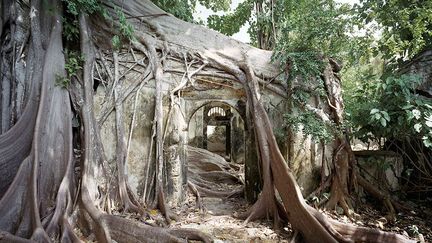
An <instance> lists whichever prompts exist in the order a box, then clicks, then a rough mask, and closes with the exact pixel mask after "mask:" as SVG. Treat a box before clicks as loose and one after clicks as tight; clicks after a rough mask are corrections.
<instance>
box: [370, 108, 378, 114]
mask: <svg viewBox="0 0 432 243" xmlns="http://www.w3.org/2000/svg"><path fill="white" fill-rule="evenodd" d="M377 112H379V110H378V109H376V108H374V109H372V110H371V111H370V114H371V115H373V114H375V113H377Z"/></svg>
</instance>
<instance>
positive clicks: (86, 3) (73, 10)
mask: <svg viewBox="0 0 432 243" xmlns="http://www.w3.org/2000/svg"><path fill="white" fill-rule="evenodd" d="M62 1H63V2H64V3H65V4H66V11H67V12H68V13H69V14H72V15H74V16H78V15H79V13H80V12H83V13H87V14H93V13H96V12H103V11H104V10H103V7H102V4H101V3H100V1H99V0H62Z"/></svg>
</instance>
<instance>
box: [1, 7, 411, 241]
mask: <svg viewBox="0 0 432 243" xmlns="http://www.w3.org/2000/svg"><path fill="white" fill-rule="evenodd" d="M60 4H61V2H60V1H56V0H47V1H40V0H31V1H30V5H28V2H26V1H2V2H1V9H0V10H1V11H3V12H4V13H7V14H2V16H1V18H2V19H1V20H2V21H1V24H2V26H1V29H0V32H1V35H0V36H1V37H2V39H1V45H2V50H5V48H3V47H7V46H10V42H9V41H10V39H8V38H5V37H7V36H10V37H12V39H13V40H18V41H16V43H17V45H16V46H19V45H23V46H26V47H23V48H15V50H18V51H16V52H13V56H14V57H15V58H13V60H11V59H10V58H5V56H4V55H5V52H1V55H2V59H1V62H2V65H1V67H2V73H3V72H5V73H10V74H11V75H2V80H1V83H2V94H5V93H8V92H9V93H15V92H17V91H16V90H15V89H14V87H18V86H17V85H12V86H8V85H4V84H6V83H13V84H16V82H17V80H18V77H21V78H23V79H24V82H23V83H24V86H25V90H26V92H25V99H23V100H24V101H25V105H23V107H22V108H23V109H15V107H11V105H8V103H5V102H4V99H1V100H2V106H1V107H7V108H2V109H1V110H0V114H1V116H2V118H3V117H16V118H17V119H16V122H12V123H13V124H10V125H9V123H4V122H3V121H4V119H0V120H2V134H0V155H1V156H0V175H2V177H0V181H1V188H0V189H1V190H0V197H1V200H0V215H1V218H0V241H6V242H10V241H16V242H27V241H28V240H27V239H31V240H34V241H38V242H51V241H57V240H58V241H61V242H80V241H81V240H82V239H81V238H80V237H79V236H78V234H77V230H80V231H81V233H82V235H83V236H82V237H89V239H91V237H93V236H92V235H94V237H95V239H96V240H97V241H99V242H111V240H115V241H117V242H145V241H157V242H183V241H184V240H185V239H191V240H200V241H204V242H210V241H211V239H210V237H208V236H207V235H205V234H203V233H200V232H197V231H195V230H189V229H167V228H159V227H153V226H149V225H146V224H145V222H139V221H138V220H132V219H126V218H124V217H121V216H118V215H117V216H116V215H113V211H114V209H115V210H116V211H118V212H121V213H122V214H123V215H124V214H125V213H128V212H130V213H134V215H138V217H142V218H145V216H146V212H147V210H148V208H147V207H146V205H149V208H152V207H157V208H159V209H160V210H161V211H163V212H164V214H165V216H166V218H167V219H169V218H170V215H169V212H168V210H167V208H166V205H165V200H164V189H165V188H164V186H163V172H164V161H163V154H162V153H163V137H164V130H163V128H164V124H163V122H164V119H163V115H164V114H163V111H162V101H163V99H162V83H163V82H164V81H165V80H164V74H165V73H168V72H171V73H172V74H174V73H177V74H178V73H179V71H180V73H185V74H186V75H185V76H186V77H187V78H188V80H189V82H192V79H193V77H192V73H189V72H188V70H187V69H188V66H186V70H185V69H181V70H171V71H169V70H168V68H166V67H164V63H165V61H166V59H167V58H170V59H171V60H180V61H181V62H182V61H184V57H185V56H186V57H187V58H189V59H195V60H196V61H197V63H203V66H201V67H200V68H197V69H196V70H197V71H196V72H194V73H193V75H195V76H200V75H201V76H213V77H220V78H224V79H229V80H232V81H236V82H240V83H241V84H242V85H243V87H244V90H245V92H246V94H247V101H248V104H249V105H248V107H249V112H250V114H251V117H252V119H253V123H254V128H255V135H256V136H255V137H256V138H257V140H258V148H259V157H260V161H261V168H262V172H263V181H264V188H263V191H262V193H261V194H260V197H259V199H258V201H257V203H256V204H255V205H254V206H252V208H251V210H250V211H249V215H248V218H249V220H252V219H254V218H258V217H261V216H263V215H270V216H272V217H273V218H274V219H275V222H276V223H278V222H279V218H280V217H285V216H286V217H287V219H288V221H289V222H290V223H291V224H292V226H293V228H294V229H296V230H297V231H298V232H299V233H300V234H301V236H302V237H303V238H304V239H305V240H306V241H307V242H410V241H409V240H408V239H406V238H404V237H402V236H400V235H397V234H393V233H386V232H382V231H378V230H372V229H367V228H362V227H356V226H351V225H346V224H342V223H339V222H336V221H334V220H331V219H328V218H327V217H325V216H324V215H322V214H321V213H319V212H318V211H317V210H315V209H314V208H312V207H309V206H308V205H307V204H306V203H305V200H304V199H303V197H302V195H301V193H300V190H299V187H298V186H297V183H296V182H295V179H294V177H293V175H292V173H291V171H290V169H289V168H288V167H287V163H286V162H285V160H284V159H283V157H282V155H281V153H280V151H279V149H278V146H277V144H276V140H275V138H274V135H273V131H272V128H271V124H270V121H269V118H268V115H267V113H266V111H265V109H264V106H263V104H262V102H261V99H260V91H259V89H258V83H259V82H262V81H263V79H264V78H272V77H273V76H274V75H275V74H277V73H278V67H277V64H274V63H271V62H270V57H271V53H270V52H268V51H263V50H258V49H256V48H253V47H250V46H247V45H244V44H241V43H238V42H236V41H234V40H232V39H229V38H227V37H225V36H223V35H220V34H217V33H216V32H214V31H210V30H207V29H205V28H203V27H199V26H195V25H193V24H189V23H186V22H183V21H180V20H178V19H176V18H174V17H172V16H170V15H168V14H166V13H164V12H163V11H161V10H160V9H158V8H157V7H156V6H155V5H154V4H153V3H151V2H150V1H148V0H142V1H120V0H110V1H102V4H103V6H104V7H105V8H106V9H107V12H108V15H110V16H111V17H112V18H111V20H112V21H107V20H106V19H104V18H102V17H101V16H100V15H99V14H92V15H90V16H88V15H86V14H85V13H81V14H80V17H79V24H80V42H79V43H74V44H75V46H80V52H81V54H83V55H84V56H85V62H84V65H83V67H82V70H79V71H78V72H77V73H76V74H74V75H73V77H72V82H71V83H70V84H69V87H68V89H64V88H62V87H60V86H58V85H56V82H57V79H58V77H62V76H63V77H64V76H65V57H64V53H63V51H64V48H63V43H62V22H63V21H62V20H61V19H62V10H63V8H62V7H61V6H60ZM47 6H50V7H47ZM115 9H121V10H122V11H123V12H124V13H125V15H126V16H127V18H128V20H129V22H130V23H131V25H132V26H133V27H134V29H135V33H134V35H135V39H134V40H132V41H131V44H132V45H130V46H129V49H131V54H132V55H134V54H133V53H134V52H137V53H140V54H142V55H143V56H144V60H143V61H142V62H140V61H138V60H136V65H140V66H144V67H145V68H144V69H145V70H144V71H142V74H143V78H142V79H141V80H140V81H139V82H137V83H136V84H135V85H133V86H132V87H129V88H126V89H120V87H122V85H123V83H122V80H121V79H122V77H123V76H124V75H120V73H118V70H119V68H118V65H119V64H120V61H119V60H118V53H116V51H117V50H114V49H113V48H112V46H111V41H110V40H111V37H112V35H114V34H118V33H117V32H116V30H118V29H120V28H119V23H117V22H118V20H117V18H116V17H115V16H116V10H115ZM9 10H12V11H9ZM22 19H28V20H29V27H28V31H29V32H30V35H29V38H28V41H27V37H26V36H27V35H23V36H21V37H20V36H18V34H17V33H18V32H15V30H16V29H17V28H16V27H17V23H20V20H22ZM185 33H187V34H185ZM124 47H126V45H124ZM126 49H127V48H126ZM21 50H23V51H21ZM21 52H23V53H21ZM107 52H108V53H112V57H113V58H112V59H113V63H114V67H113V69H114V72H112V71H111V68H110V67H109V66H108V65H106V63H107V62H106V60H104V55H105V54H106V53H107ZM104 53H105V54H104ZM8 55H9V54H8ZM97 58H99V59H100V60H99V61H100V63H102V64H103V65H102V66H103V67H104V69H105V71H103V73H104V74H102V75H99V74H98V72H99V71H101V70H100V69H99V68H98V67H102V66H99V65H98V64H97V63H96V62H97V60H96V59H97ZM15 60H18V62H19V61H25V63H26V65H25V68H24V69H15V68H13V67H14V65H16V63H17V62H15ZM190 63H192V62H190ZM204 66H205V67H204ZM4 67H11V68H9V69H8V70H3V69H5V68H4ZM147 67H149V68H147ZM131 71H133V68H131ZM101 72H102V71H101ZM18 74H19V75H18ZM96 79H99V80H101V82H102V84H104V85H105V84H107V87H108V88H109V89H110V92H109V93H110V94H112V95H113V96H111V95H109V96H108V97H109V98H111V97H113V98H114V100H110V101H109V102H107V104H108V105H107V106H106V107H104V108H103V109H102V111H103V114H102V117H100V119H98V120H97V119H96V117H95V112H94V111H93V106H94V101H93V96H94V90H93V87H94V82H95V80H96ZM150 81H152V82H154V84H155V85H154V87H155V104H156V105H155V109H154V110H155V119H154V123H153V125H154V143H155V146H154V147H155V157H154V158H153V156H152V154H153V153H152V151H149V158H150V157H151V158H153V159H152V160H151V161H152V163H148V164H147V166H148V168H150V170H149V171H150V173H147V174H146V176H147V178H145V179H146V180H148V182H149V184H148V185H147V184H146V185H145V186H146V187H147V186H148V191H149V192H151V193H150V194H149V195H153V198H152V200H151V201H152V203H149V202H148V201H147V200H145V201H144V200H139V199H138V197H137V195H135V194H134V192H133V191H132V190H131V189H130V187H129V185H128V180H127V176H128V175H127V170H126V169H125V165H126V164H127V153H128V149H127V147H128V145H127V143H126V141H125V137H126V136H125V135H126V134H125V131H124V127H123V126H124V125H123V116H124V113H123V111H122V108H123V107H122V104H123V102H124V100H125V99H126V97H127V96H129V95H130V94H131V93H133V92H136V89H137V88H138V87H140V86H141V84H142V83H143V82H150ZM267 88H268V89H269V90H271V91H272V92H276V93H277V92H280V88H279V87H278V86H277V85H272V84H269V85H268V86H267ZM68 91H69V92H68ZM281 93H283V91H282V92H281ZM173 95H176V94H173ZM2 97H4V96H2ZM12 97H18V96H14V95H12ZM17 99H18V98H17ZM20 100H21V99H20ZM19 103H20V102H15V103H14V104H19ZM24 106H25V107H24ZM111 111H115V117H116V119H115V122H116V129H115V130H116V136H117V141H116V158H115V161H114V163H108V161H107V159H106V158H105V154H104V148H103V142H102V140H101V135H100V127H101V125H102V123H103V121H104V120H105V119H106V118H107V117H108V114H109V113H110V112H111ZM12 113H13V114H12ZM74 115H75V116H77V117H78V118H79V120H80V126H79V131H77V132H75V133H73V130H72V118H73V116H74ZM11 121H15V119H11ZM3 127H4V128H5V129H3ZM74 140H75V142H73V141H74ZM74 149H75V151H74ZM152 173H153V174H152ZM3 175H5V176H3ZM195 179H196V180H198V177H196V178H195ZM197 184H198V183H197ZM4 185H6V186H4ZM195 189H196V190H197V191H199V192H200V193H201V194H203V193H204V190H201V191H200V189H198V188H197V185H195ZM275 189H276V190H275ZM146 196H147V195H144V197H145V198H147V197H146ZM277 196H280V198H281V199H282V202H283V205H280V204H279V202H278V201H277V199H276V198H277ZM149 198H150V197H149Z"/></svg>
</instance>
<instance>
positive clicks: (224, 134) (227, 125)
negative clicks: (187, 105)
mask: <svg viewBox="0 0 432 243" xmlns="http://www.w3.org/2000/svg"><path fill="white" fill-rule="evenodd" d="M245 126H246V124H245V122H244V117H243V116H242V115H241V114H240V113H239V112H238V110H237V109H236V108H234V107H232V106H231V105H230V104H228V103H225V102H221V101H212V102H208V103H206V104H204V105H202V106H200V107H198V108H197V109H195V110H194V112H193V113H192V115H191V116H190V118H189V120H188V145H190V146H193V147H197V148H203V149H206V150H208V151H210V152H213V153H216V154H218V155H220V156H222V157H224V158H225V159H226V160H227V161H230V162H233V163H236V164H244V161H245V151H246V149H245V147H246V138H245V136H246V132H245Z"/></svg>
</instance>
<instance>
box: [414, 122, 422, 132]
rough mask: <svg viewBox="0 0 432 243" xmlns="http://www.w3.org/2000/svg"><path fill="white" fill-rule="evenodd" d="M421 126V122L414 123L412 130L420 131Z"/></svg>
mask: <svg viewBox="0 0 432 243" xmlns="http://www.w3.org/2000/svg"><path fill="white" fill-rule="evenodd" d="M421 128H422V124H420V123H416V124H414V130H415V131H416V132H418V133H420V131H421Z"/></svg>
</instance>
